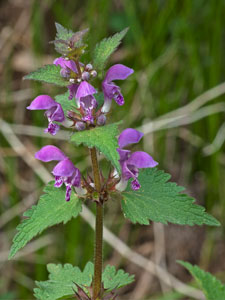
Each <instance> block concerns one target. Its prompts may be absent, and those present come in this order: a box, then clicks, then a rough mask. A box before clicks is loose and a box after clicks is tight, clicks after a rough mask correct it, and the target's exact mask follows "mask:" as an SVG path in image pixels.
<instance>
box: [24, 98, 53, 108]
mask: <svg viewBox="0 0 225 300" xmlns="http://www.w3.org/2000/svg"><path fill="white" fill-rule="evenodd" d="M56 105H57V102H55V100H53V99H52V98H51V97H50V96H48V95H40V96H38V97H36V98H35V99H34V100H33V101H32V102H31V104H30V105H29V106H27V109H30V110H42V109H50V108H52V107H54V106H56Z"/></svg>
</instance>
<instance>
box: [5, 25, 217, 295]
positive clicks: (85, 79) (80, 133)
mask: <svg viewBox="0 0 225 300" xmlns="http://www.w3.org/2000/svg"><path fill="white" fill-rule="evenodd" d="M56 30H57V34H56V39H55V40H54V41H53V42H52V43H54V45H55V49H56V51H57V52H59V53H60V55H61V56H60V57H58V58H56V59H55V60H54V62H53V64H51V65H47V66H45V67H43V68H40V69H38V70H36V71H34V72H32V73H30V74H28V75H27V76H25V79H30V80H38V81H43V82H46V83H50V84H55V85H59V86H62V87H66V88H67V91H66V92H65V93H64V94H62V95H58V96H56V97H55V100H54V99H53V98H51V97H50V96H49V95H40V96H38V97H36V98H35V99H34V100H33V101H32V102H31V104H30V105H29V106H28V107H27V109H28V110H44V111H45V113H44V114H45V116H46V118H47V120H48V127H47V129H46V130H45V132H46V133H49V134H51V135H56V137H57V133H58V131H59V130H60V127H61V126H64V127H66V128H67V130H70V131H71V137H70V142H71V143H72V144H74V145H80V144H83V145H84V146H86V147H88V149H89V151H90V156H91V162H92V174H87V175H86V176H85V175H84V174H82V173H81V171H80V170H79V169H78V168H77V167H76V166H75V165H74V161H73V159H72V158H69V157H67V155H66V154H65V153H64V152H62V151H61V150H60V149H59V148H57V147H56V146H54V145H46V146H44V147H43V148H41V149H40V150H39V151H38V152H37V153H36V154H35V157H36V159H38V160H41V161H43V162H49V161H56V162H57V164H56V165H55V167H54V168H53V170H52V174H53V175H54V177H55V181H54V182H50V183H49V184H48V185H47V186H46V187H45V189H44V192H45V194H44V195H42V196H41V198H40V201H39V202H38V204H37V205H36V206H33V207H32V208H31V209H30V210H28V211H27V212H25V214H24V216H25V217H26V218H25V219H24V220H23V221H22V223H21V224H20V225H19V226H18V228H17V229H18V232H17V234H16V236H15V238H14V240H13V245H12V248H11V251H10V254H9V258H12V257H13V256H14V255H15V254H16V252H17V251H18V250H20V249H21V248H22V247H24V246H25V245H26V244H27V242H29V241H30V240H31V239H32V238H33V237H34V236H36V235H37V234H39V233H40V232H42V231H43V230H44V229H46V228H47V227H49V226H53V225H55V224H58V223H60V222H63V223H66V222H68V221H69V220H70V219H71V218H72V217H76V216H77V215H78V214H79V213H80V211H81V209H82V204H83V202H84V201H85V200H86V199H89V200H91V201H92V202H94V203H95V205H96V231H95V235H96V236H95V257H94V264H93V263H92V262H88V263H87V265H86V267H85V268H84V271H83V272H81V271H80V269H79V268H77V267H73V266H71V265H69V264H65V265H64V266H62V265H53V264H50V265H48V270H49V272H50V277H49V280H48V281H46V282H37V288H35V290H34V294H35V297H36V298H37V299H43V300H44V299H51V300H54V299H61V298H65V297H67V298H68V297H72V296H75V297H77V299H86V300H88V299H89V300H90V299H92V300H97V299H116V297H117V290H118V289H119V288H120V287H122V286H124V285H127V284H129V283H131V282H132V281H133V280H134V278H133V276H130V275H129V274H127V273H125V272H124V271H123V270H119V271H117V272H116V270H115V268H114V267H113V266H106V268H105V269H104V271H103V270H102V269H103V261H102V256H103V254H102V249H103V247H102V244H103V214H104V213H103V207H104V205H110V200H111V199H116V200H117V201H118V199H119V201H121V206H122V211H123V214H124V216H125V217H126V218H128V219H130V220H131V221H132V222H133V223H140V224H145V225H148V224H149V221H150V220H151V221H155V222H161V223H163V224H167V223H168V222H171V223H174V224H180V225H194V224H197V225H201V224H207V225H212V226H217V225H219V222H218V221H217V220H216V219H215V218H214V217H212V216H210V215H208V214H207V213H206V212H205V210H204V208H203V207H201V206H198V205H196V204H194V203H193V202H194V200H193V199H192V198H190V197H189V196H187V195H185V194H183V193H181V191H182V190H183V188H182V187H179V186H177V185H176V184H175V183H171V182H168V180H169V178H170V176H169V175H168V174H166V173H164V172H163V171H160V170H158V169H157V168H156V166H157V165H158V163H157V162H156V161H155V160H154V159H153V158H152V157H151V156H150V155H149V154H148V153H146V152H143V151H136V152H131V150H129V149H126V148H127V147H129V146H130V145H131V144H134V143H138V142H139V141H140V140H141V138H142V137H143V133H141V132H140V131H138V130H136V129H132V128H127V129H124V130H123V131H122V132H121V133H120V134H119V132H118V128H119V126H121V123H114V124H108V119H109V118H108V115H109V112H111V111H112V112H113V110H114V109H115V106H116V105H119V106H121V105H124V103H125V100H124V97H123V94H122V92H121V89H120V87H119V86H118V85H116V84H115V81H116V80H125V79H127V78H128V77H129V76H131V75H132V73H133V72H134V71H133V70H132V69H131V68H129V67H127V66H124V65H122V64H115V65H113V66H111V67H110V68H109V69H108V71H106V72H105V70H104V67H105V64H106V61H107V59H108V57H109V56H110V54H111V53H113V52H114V51H115V50H116V48H117V47H118V45H119V44H120V42H121V40H122V38H123V37H124V36H125V34H126V32H127V29H125V30H123V31H121V32H119V33H117V34H115V35H114V36H112V37H110V38H108V39H104V40H102V41H101V42H100V43H99V44H97V45H96V47H95V49H94V51H93V53H92V61H91V62H90V61H88V62H85V61H83V54H84V53H85V51H86V48H87V45H86V44H85V36H86V34H87V32H88V30H87V29H85V30H83V31H79V32H77V33H73V32H72V31H70V30H67V29H66V28H64V27H63V26H61V25H60V24H56ZM104 74H105V75H104ZM103 75H104V76H103ZM99 81H102V82H101V84H100V85H98V82H99ZM112 100H114V101H115V102H116V103H114V102H113V101H112ZM117 109H118V108H117ZM99 152H101V153H102V154H103V155H104V157H105V158H106V159H107V160H109V161H110V163H111V164H112V168H110V170H109V173H108V176H106V177H105V176H104V175H103V174H102V172H101V170H100V168H99V163H98V153H99ZM118 196H119V197H118ZM65 200H66V201H65Z"/></svg>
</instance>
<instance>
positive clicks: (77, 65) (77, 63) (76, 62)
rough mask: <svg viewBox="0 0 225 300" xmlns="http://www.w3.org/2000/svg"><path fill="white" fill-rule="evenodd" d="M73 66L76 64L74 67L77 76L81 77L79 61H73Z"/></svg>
mask: <svg viewBox="0 0 225 300" xmlns="http://www.w3.org/2000/svg"><path fill="white" fill-rule="evenodd" d="M75 64H76V67H77V71H78V74H79V76H81V75H82V72H81V69H80V64H79V61H77V60H75Z"/></svg>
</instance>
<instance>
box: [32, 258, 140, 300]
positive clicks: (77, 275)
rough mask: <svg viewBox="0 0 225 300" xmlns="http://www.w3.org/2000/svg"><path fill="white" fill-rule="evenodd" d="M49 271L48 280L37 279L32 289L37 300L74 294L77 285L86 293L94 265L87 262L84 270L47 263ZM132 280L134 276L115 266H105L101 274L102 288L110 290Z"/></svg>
mask: <svg viewBox="0 0 225 300" xmlns="http://www.w3.org/2000/svg"><path fill="white" fill-rule="evenodd" d="M47 268H48V271H49V273H50V274H49V280H48V281H39V282H38V281H37V282H36V285H37V287H38V288H35V289H34V296H35V297H36V298H37V299H39V300H56V299H59V298H62V297H66V296H72V295H74V294H75V293H74V291H77V285H78V286H80V287H81V288H82V289H84V290H85V292H87V293H88V291H87V289H86V287H90V286H91V284H92V279H93V276H94V265H93V263H91V262H88V263H87V264H86V266H85V268H84V271H83V272H82V271H80V269H79V268H78V267H73V266H72V265H70V264H65V265H61V264H60V265H55V264H48V265H47ZM133 281H134V276H133V275H132V276H130V275H129V274H128V273H125V272H124V271H123V270H121V269H120V270H118V271H117V272H116V269H115V267H113V266H109V265H108V266H107V267H106V268H105V270H104V272H103V274H102V282H103V286H104V289H106V290H107V292H108V291H111V290H113V289H118V288H120V287H122V286H125V285H127V284H130V283H131V282H133Z"/></svg>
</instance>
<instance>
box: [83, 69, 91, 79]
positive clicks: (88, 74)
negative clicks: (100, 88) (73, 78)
mask: <svg viewBox="0 0 225 300" xmlns="http://www.w3.org/2000/svg"><path fill="white" fill-rule="evenodd" d="M82 79H83V80H89V79H90V73H89V72H86V71H84V72H83V73H82Z"/></svg>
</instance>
